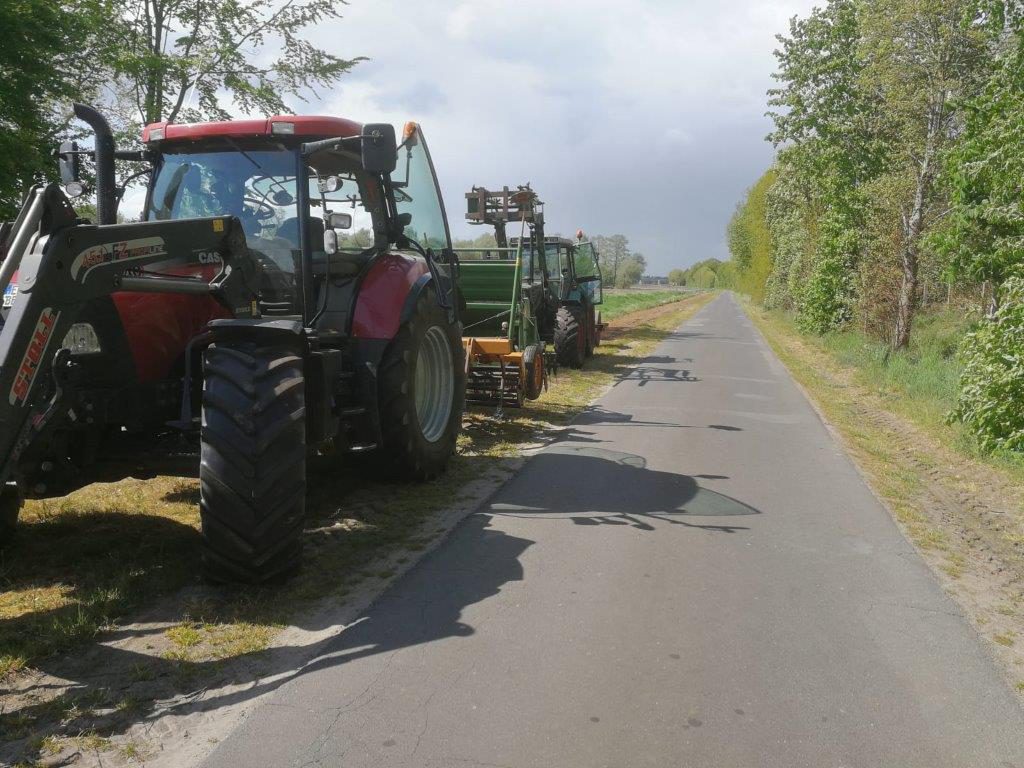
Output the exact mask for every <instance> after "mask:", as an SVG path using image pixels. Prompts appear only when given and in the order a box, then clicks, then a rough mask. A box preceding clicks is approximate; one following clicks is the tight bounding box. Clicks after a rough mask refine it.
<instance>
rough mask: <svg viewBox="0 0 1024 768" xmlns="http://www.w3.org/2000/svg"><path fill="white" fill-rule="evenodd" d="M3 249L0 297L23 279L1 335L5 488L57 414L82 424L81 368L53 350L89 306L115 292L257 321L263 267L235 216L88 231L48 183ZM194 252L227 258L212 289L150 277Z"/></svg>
mask: <svg viewBox="0 0 1024 768" xmlns="http://www.w3.org/2000/svg"><path fill="white" fill-rule="evenodd" d="M5 244H6V247H5V248H3V249H2V250H3V251H4V252H5V256H4V261H3V264H2V266H0V291H2V290H3V289H4V288H6V287H7V285H8V283H9V282H10V280H11V278H12V277H13V275H14V273H15V272H17V273H18V292H17V295H16V296H15V298H14V300H13V302H12V305H11V308H10V311H9V313H8V315H7V318H6V321H5V322H4V325H3V330H2V331H0V483H5V484H10V483H11V482H12V481H14V480H16V479H17V475H18V473H17V471H16V470H17V468H18V465H19V462H20V461H21V460H22V458H23V457H24V455H25V453H26V451H27V450H28V449H29V448H30V447H31V446H32V445H41V444H45V442H46V440H45V437H46V435H47V433H48V432H49V431H50V429H51V428H52V425H53V424H54V419H53V417H54V416H55V415H57V414H60V413H65V412H66V413H68V414H69V415H70V416H71V418H72V419H74V418H75V415H76V414H75V404H76V403H75V390H76V383H77V382H76V376H75V371H76V364H75V362H74V360H73V359H72V357H71V355H70V353H68V352H67V350H59V351H55V347H56V346H57V345H59V344H60V342H61V340H62V339H63V338H64V336H65V335H66V334H67V332H68V330H69V329H70V328H71V326H72V325H74V324H75V321H76V320H77V318H78V317H79V314H80V313H81V311H82V309H83V307H84V306H85V305H86V303H87V302H89V301H90V300H93V299H97V298H101V297H104V296H109V295H110V294H112V293H114V292H115V291H136V292H159V293H179V294H193V295H209V296H212V297H214V298H216V299H217V300H218V301H220V302H221V303H222V304H223V305H224V306H225V308H226V309H227V310H228V311H229V312H230V313H231V314H232V315H234V317H238V318H247V317H253V316H254V315H255V314H256V313H257V303H256V302H257V296H258V285H259V267H258V266H257V265H256V263H255V262H254V261H253V260H252V259H250V258H248V254H247V251H246V249H245V235H244V233H243V231H242V228H241V224H240V223H239V222H238V220H237V219H235V218H233V217H225V216H218V217H210V218H205V219H189V220H178V221H153V222H141V223H132V224H109V225H91V224H83V223H82V222H81V221H80V220H79V219H78V218H77V216H76V214H75V212H74V210H73V208H72V207H71V203H70V202H69V201H68V199H67V197H66V196H65V195H64V193H63V192H62V191H61V189H60V187H58V186H57V185H56V184H50V185H46V186H37V187H34V188H33V189H32V190H31V191H30V193H29V195H28V198H27V202H26V205H25V207H24V208H23V210H22V213H21V215H20V216H19V217H18V219H17V221H16V222H15V223H14V225H13V227H11V229H10V231H9V232H8V233H7V238H6V240H5ZM196 253H216V254H217V255H218V256H219V257H220V259H221V264H222V267H221V270H220V272H219V274H218V275H217V276H216V277H215V278H214V279H213V280H212V281H210V282H206V281H204V280H201V279H198V278H188V277H172V276H160V275H154V274H151V273H145V272H143V268H144V267H146V266H149V265H152V264H154V263H157V262H161V261H166V260H168V259H169V258H173V257H174V256H176V255H183V254H196ZM185 402H186V403H187V402H188V399H187V398H186V401H185ZM41 438H42V439H41Z"/></svg>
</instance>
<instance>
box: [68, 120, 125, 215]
mask: <svg viewBox="0 0 1024 768" xmlns="http://www.w3.org/2000/svg"><path fill="white" fill-rule="evenodd" d="M74 109H75V117H77V118H78V119H79V120H81V121H83V122H85V123H88V124H89V127H90V128H92V130H93V133H94V134H95V135H96V218H97V223H98V224H116V223H117V182H116V181H115V180H114V150H115V146H114V134H113V132H112V131H111V130H110V123H108V122H107V119H106V118H105V117H104V116H103V115H101V114H100V113H99V112H98V111H96V110H95V109H93V108H92V107H90V106H89V105H88V104H75V107H74Z"/></svg>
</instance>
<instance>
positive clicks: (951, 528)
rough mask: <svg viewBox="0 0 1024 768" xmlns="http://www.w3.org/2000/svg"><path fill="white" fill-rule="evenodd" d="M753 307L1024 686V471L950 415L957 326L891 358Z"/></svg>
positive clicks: (943, 320) (943, 321)
mask: <svg viewBox="0 0 1024 768" xmlns="http://www.w3.org/2000/svg"><path fill="white" fill-rule="evenodd" d="M747 311H748V312H749V314H750V315H751V317H752V318H753V320H754V321H755V323H756V324H757V326H758V327H759V328H760V329H761V331H762V333H763V334H764V336H765V338H766V339H767V340H768V342H769V344H770V345H771V346H772V348H773V349H774V350H775V352H776V354H777V355H778V356H779V358H780V359H781V360H782V361H783V362H784V363H785V364H786V366H787V367H788V368H789V370H790V372H791V373H792V374H793V376H794V377H795V378H796V379H797V381H798V382H800V384H801V385H803V387H804V389H805V391H807V393H808V394H809V395H810V397H811V398H812V399H813V400H814V401H815V402H816V404H817V405H818V408H819V409H820V410H821V412H822V413H823V414H824V415H825V417H826V418H827V419H828V421H829V423H830V424H831V425H832V427H833V428H834V429H835V430H836V431H837V432H838V434H839V436H840V437H841V439H842V440H843V441H844V443H845V444H846V447H847V449H848V452H849V453H850V454H851V456H852V457H853V458H854V460H855V461H856V462H857V464H858V466H859V467H860V468H861V471H862V472H863V473H864V475H865V476H866V479H867V480H868V481H869V483H870V484H871V486H872V488H874V490H875V492H876V493H878V494H879V495H880V496H881V497H882V498H883V499H884V500H885V502H886V503H887V504H888V506H889V508H890V509H891V511H892V513H893V516H894V517H895V518H896V521H897V522H898V524H899V525H900V526H901V528H902V529H903V531H904V533H905V535H906V536H907V538H908V539H910V540H911V541H912V542H913V543H914V544H915V545H916V546H917V549H918V551H919V552H920V553H921V554H922V556H923V557H924V559H925V560H926V561H927V562H928V563H929V564H930V565H931V566H932V568H933V570H934V571H935V572H936V573H937V574H938V576H939V579H940V581H941V582H942V584H943V586H944V588H945V589H946V591H947V592H948V593H949V594H950V595H951V596H952V597H953V598H954V599H955V600H956V601H957V602H958V603H959V604H960V606H961V607H962V608H963V609H964V611H965V613H966V615H967V616H968V617H969V618H970V619H971V621H972V622H973V623H974V625H975V627H976V628H977V629H978V631H979V633H980V634H981V635H982V636H983V637H985V638H986V639H987V640H989V641H990V643H991V645H990V646H989V648H990V650H991V651H992V653H993V655H994V656H995V657H996V658H997V659H998V660H999V661H1000V662H1001V663H1002V665H1003V667H1004V669H1006V670H1007V671H1008V674H1009V676H1010V678H1011V680H1012V681H1013V684H1014V687H1015V690H1017V691H1018V693H1020V692H1024V652H1022V650H1021V648H1020V647H1019V646H1020V645H1021V644H1019V643H1015V641H1014V639H1015V638H1017V637H1019V636H1021V633H1022V632H1024V590H1022V586H1024V467H1022V464H1021V462H1020V460H1019V458H1017V457H1012V456H992V455H983V454H981V453H980V452H979V450H978V448H977V447H976V444H975V443H974V442H973V440H972V438H971V437H970V436H969V435H968V434H967V432H966V430H963V429H962V428H961V427H960V426H959V425H949V424H946V422H945V414H946V413H947V412H948V410H949V408H951V407H952V403H953V399H954V398H955V384H956V375H957V374H958V370H957V367H956V366H957V364H956V361H955V358H954V356H953V354H952V350H953V349H955V345H951V344H949V343H947V342H946V341H944V339H948V338H949V336H950V335H951V329H952V328H955V327H956V323H957V321H956V320H955V319H953V318H950V317H943V316H941V315H940V316H937V317H931V318H926V319H925V320H924V322H923V323H922V326H921V327H919V328H918V331H919V336H918V342H917V346H916V348H914V349H912V350H911V351H910V352H909V353H906V354H900V355H888V354H886V353H885V352H884V351H883V350H881V349H880V348H879V346H878V345H875V344H873V343H871V342H868V341H866V340H865V339H864V338H863V337H861V336H859V335H857V334H851V333H846V334H835V335H831V336H826V337H824V338H815V337H808V336H804V335H802V334H800V333H799V332H798V331H797V329H796V327H795V325H794V324H793V323H792V321H791V320H790V319H789V318H788V317H786V316H785V315H782V314H779V313H772V312H765V311H763V310H760V309H758V308H756V307H752V306H749V305H748V306H747Z"/></svg>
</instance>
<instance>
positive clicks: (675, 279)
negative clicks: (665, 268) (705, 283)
mask: <svg viewBox="0 0 1024 768" xmlns="http://www.w3.org/2000/svg"><path fill="white" fill-rule="evenodd" d="M668 284H669V285H686V270H685V269H670V270H669V272H668Z"/></svg>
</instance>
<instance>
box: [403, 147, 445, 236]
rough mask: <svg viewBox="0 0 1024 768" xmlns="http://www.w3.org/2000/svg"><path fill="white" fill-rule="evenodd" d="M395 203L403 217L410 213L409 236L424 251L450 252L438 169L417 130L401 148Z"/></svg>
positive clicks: (407, 234) (406, 229) (407, 229)
mask: <svg viewBox="0 0 1024 768" xmlns="http://www.w3.org/2000/svg"><path fill="white" fill-rule="evenodd" d="M392 178H394V179H395V180H396V181H395V203H396V205H397V207H398V212H399V213H408V214H409V215H410V216H411V217H412V221H411V222H410V223H409V224H408V225H407V226H406V228H405V234H406V237H408V238H409V239H410V240H415V241H416V242H418V243H419V244H420V245H422V246H423V247H424V248H432V249H434V250H435V251H442V250H445V249H447V248H450V247H451V245H450V243H449V240H448V227H447V226H446V224H445V217H444V206H443V204H442V203H441V199H440V197H439V195H438V191H437V183H436V181H435V178H434V169H433V167H432V166H431V163H430V155H429V154H428V152H427V147H426V143H425V142H424V141H423V137H422V136H421V134H420V132H419V128H417V129H416V130H415V131H414V132H413V133H412V135H411V136H409V138H407V139H406V140H405V141H404V142H403V143H402V145H401V146H400V147H399V148H398V167H397V168H396V169H395V173H394V174H393V176H392Z"/></svg>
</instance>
